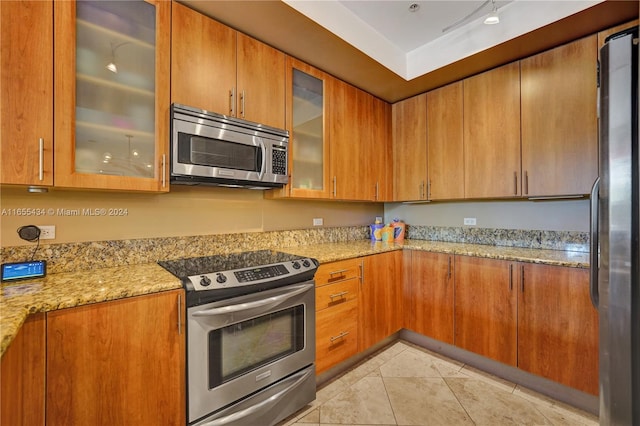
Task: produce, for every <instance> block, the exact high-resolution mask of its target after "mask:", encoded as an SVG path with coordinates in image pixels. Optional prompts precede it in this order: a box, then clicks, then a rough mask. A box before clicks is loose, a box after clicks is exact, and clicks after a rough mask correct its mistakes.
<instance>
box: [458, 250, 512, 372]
mask: <svg viewBox="0 0 640 426" xmlns="http://www.w3.org/2000/svg"><path fill="white" fill-rule="evenodd" d="M516 266H517V264H516V262H509V261H505V260H494V259H485V258H479V257H470V256H456V258H455V276H456V281H455V308H454V311H455V314H454V317H455V336H454V344H455V345H456V346H458V347H460V348H462V349H466V350H468V351H471V352H474V353H477V354H479V355H482V356H485V357H487V358H491V359H494V360H496V361H499V362H502V363H504V364H508V365H512V366H516V365H517V361H518V359H517V338H518V335H517V321H516V320H517V307H518V306H517V303H518V299H517V297H518V294H517V290H516V288H515V284H516V282H517V277H516V276H515V275H516V274H518V273H519V272H518V268H517V267H516Z"/></svg>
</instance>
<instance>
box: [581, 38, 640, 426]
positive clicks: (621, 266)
mask: <svg viewBox="0 0 640 426" xmlns="http://www.w3.org/2000/svg"><path fill="white" fill-rule="evenodd" d="M599 76H600V77H599V85H600V86H599V97H600V100H599V102H600V105H599V117H600V123H599V124H600V141H599V143H600V177H599V178H598V180H597V181H596V183H595V185H594V187H593V191H592V193H591V298H592V301H593V303H594V305H595V306H596V307H597V308H598V312H599V316H600V389H599V390H600V424H601V425H624V426H631V425H633V426H636V425H640V284H639V282H640V249H639V244H638V238H639V237H638V233H639V228H640V226H639V221H640V219H639V217H640V194H639V191H640V184H639V183H640V180H639V178H638V174H639V171H638V170H639V168H640V160H639V155H638V154H639V153H638V151H639V150H640V149H639V147H638V27H635V28H633V29H630V30H627V31H623V32H620V33H617V34H614V35H612V36H610V37H609V38H607V40H606V43H605V45H604V47H602V49H601V50H600V72H599Z"/></svg>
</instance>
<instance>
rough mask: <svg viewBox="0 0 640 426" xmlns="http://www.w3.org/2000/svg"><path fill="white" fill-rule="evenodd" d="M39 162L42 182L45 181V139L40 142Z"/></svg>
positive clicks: (39, 173) (39, 176)
mask: <svg viewBox="0 0 640 426" xmlns="http://www.w3.org/2000/svg"><path fill="white" fill-rule="evenodd" d="M38 160H39V164H38V179H40V180H41V181H42V180H44V138H40V140H39V151H38Z"/></svg>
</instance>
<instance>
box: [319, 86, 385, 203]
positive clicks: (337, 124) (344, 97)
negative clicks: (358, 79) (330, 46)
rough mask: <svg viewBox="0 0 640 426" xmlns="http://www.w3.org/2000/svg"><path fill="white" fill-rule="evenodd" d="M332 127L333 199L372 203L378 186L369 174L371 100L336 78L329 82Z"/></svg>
mask: <svg viewBox="0 0 640 426" xmlns="http://www.w3.org/2000/svg"><path fill="white" fill-rule="evenodd" d="M328 99H329V102H330V108H329V111H330V114H331V127H330V131H329V132H330V133H329V141H330V151H331V165H330V167H331V179H332V182H331V185H332V192H331V194H332V196H331V198H334V199H338V200H360V199H368V200H372V199H373V197H374V195H375V184H373V183H371V174H370V173H369V172H368V171H367V168H369V167H370V165H369V164H367V153H368V152H369V149H368V148H367V144H369V143H370V142H371V141H370V135H369V133H368V132H367V130H369V129H368V127H367V126H365V125H363V124H364V123H365V122H368V119H369V118H370V114H371V104H370V101H371V97H370V96H369V95H367V94H366V93H365V92H363V91H361V90H359V89H357V88H356V87H354V86H352V85H350V84H348V83H345V82H344V81H341V80H338V79H336V78H331V79H330V83H329V95H328Z"/></svg>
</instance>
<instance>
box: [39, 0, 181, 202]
mask: <svg viewBox="0 0 640 426" xmlns="http://www.w3.org/2000/svg"><path fill="white" fill-rule="evenodd" d="M53 7H54V31H55V44H54V58H55V61H54V62H55V64H54V66H55V70H54V88H55V97H54V98H53V102H54V110H55V114H56V117H55V121H54V123H55V124H54V138H55V186H59V187H71V188H92V189H115V190H131V191H136V190H137V191H152V192H163V191H164V192H166V191H168V190H169V182H168V169H169V164H168V160H169V159H168V157H167V155H168V146H169V105H170V104H169V101H170V98H169V83H170V81H169V75H170V71H171V59H170V51H171V38H170V37H171V32H170V30H171V3H169V2H166V1H161V0H158V1H151V0H150V1H147V2H103V3H102V4H101V5H100V7H97V6H96V4H95V3H91V2H71V1H55V2H53ZM134 17H135V18H134ZM38 60H39V58H38Z"/></svg>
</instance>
